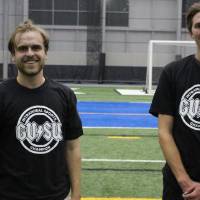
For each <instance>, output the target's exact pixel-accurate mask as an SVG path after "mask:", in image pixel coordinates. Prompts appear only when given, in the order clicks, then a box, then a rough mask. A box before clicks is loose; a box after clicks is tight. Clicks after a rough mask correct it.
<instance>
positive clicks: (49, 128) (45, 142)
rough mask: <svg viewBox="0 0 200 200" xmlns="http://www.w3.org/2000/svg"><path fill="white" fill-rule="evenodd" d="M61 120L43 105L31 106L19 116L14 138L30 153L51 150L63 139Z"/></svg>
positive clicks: (43, 152)
mask: <svg viewBox="0 0 200 200" xmlns="http://www.w3.org/2000/svg"><path fill="white" fill-rule="evenodd" d="M61 126H62V124H61V122H60V119H59V118H58V116H57V115H56V113H55V112H54V111H53V110H51V109H50V108H48V107H45V106H40V105H38V106H32V107H30V108H28V109H26V110H25V111H24V112H23V113H22V114H21V116H20V118H19V120H18V122H17V127H16V138H17V139H18V140H19V141H20V143H21V144H22V146H23V147H24V148H25V149H26V150H28V151H29V152H31V153H34V154H45V153H48V152H50V151H52V150H53V149H54V148H55V147H56V146H57V145H58V144H59V142H60V141H61V140H62V139H63V137H62V130H61Z"/></svg>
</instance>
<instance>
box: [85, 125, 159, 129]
mask: <svg viewBox="0 0 200 200" xmlns="http://www.w3.org/2000/svg"><path fill="white" fill-rule="evenodd" d="M83 128H85V129H87V128H88V129H158V128H157V127H156V128H153V127H123V126H121V127H120V126H119V127H118V126H117V127H115V126H109V127H107V126H84V127H83Z"/></svg>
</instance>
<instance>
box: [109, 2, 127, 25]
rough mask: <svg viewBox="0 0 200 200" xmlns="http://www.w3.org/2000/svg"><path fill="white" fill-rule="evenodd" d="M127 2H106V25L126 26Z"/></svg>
mask: <svg viewBox="0 0 200 200" xmlns="http://www.w3.org/2000/svg"><path fill="white" fill-rule="evenodd" d="M128 10H129V5H128V0H107V4H106V25H107V26H128V17H129V16H128Z"/></svg>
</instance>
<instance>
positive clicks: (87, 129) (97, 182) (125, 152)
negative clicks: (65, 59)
mask: <svg viewBox="0 0 200 200" xmlns="http://www.w3.org/2000/svg"><path fill="white" fill-rule="evenodd" d="M71 87H76V88H75V89H74V90H75V93H76V95H77V98H78V110H79V113H80V116H81V119H82V123H83V127H84V136H83V137H82V138H81V149H82V196H83V199H84V200H118V199H119V200H120V199H122V200H157V199H160V198H161V191H162V175H161V169H162V166H163V164H164V159H163V156H162V153H161V151H160V147H159V144H158V138H157V119H156V118H154V117H152V116H151V115H150V114H149V113H148V109H149V106H150V102H151V100H152V96H149V95H121V94H120V93H118V92H117V91H116V89H117V88H120V87H123V88H126V89H131V90H132V89H138V88H133V86H105V85H104V86H102V87H101V85H98V86H97V85H96V86H82V85H80V86H71Z"/></svg>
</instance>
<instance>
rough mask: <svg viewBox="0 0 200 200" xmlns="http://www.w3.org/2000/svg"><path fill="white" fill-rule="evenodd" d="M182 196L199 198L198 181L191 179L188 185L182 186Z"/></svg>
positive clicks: (193, 199) (190, 199)
mask: <svg viewBox="0 0 200 200" xmlns="http://www.w3.org/2000/svg"><path fill="white" fill-rule="evenodd" d="M183 198H184V199H185V200H200V183H199V182H195V181H191V182H190V183H189V185H188V186H187V187H186V188H184V193H183Z"/></svg>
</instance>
